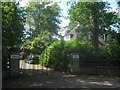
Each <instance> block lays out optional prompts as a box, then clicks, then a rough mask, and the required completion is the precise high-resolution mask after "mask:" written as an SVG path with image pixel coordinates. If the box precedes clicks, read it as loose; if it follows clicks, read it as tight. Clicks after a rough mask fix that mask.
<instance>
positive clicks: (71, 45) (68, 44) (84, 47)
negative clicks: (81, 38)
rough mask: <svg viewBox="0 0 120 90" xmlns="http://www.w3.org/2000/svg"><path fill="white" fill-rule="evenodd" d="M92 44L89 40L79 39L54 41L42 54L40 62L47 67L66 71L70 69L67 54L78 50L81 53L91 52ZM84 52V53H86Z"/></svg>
mask: <svg viewBox="0 0 120 90" xmlns="http://www.w3.org/2000/svg"><path fill="white" fill-rule="evenodd" d="M89 48H90V46H89V43H88V42H78V40H77V39H76V40H71V41H64V40H63V39H61V41H57V42H54V43H52V44H51V45H50V46H49V47H48V48H46V50H45V51H43V52H42V54H41V56H40V64H41V65H43V66H46V67H51V68H53V69H55V70H59V71H65V72H67V71H68V70H69V67H68V63H69V59H68V57H67V54H70V53H71V52H74V51H77V52H79V53H81V55H82V53H84V54H87V53H88V52H89V53H90V50H89ZM84 54H83V55H84Z"/></svg>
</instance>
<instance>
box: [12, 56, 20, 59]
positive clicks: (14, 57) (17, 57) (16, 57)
mask: <svg viewBox="0 0 120 90" xmlns="http://www.w3.org/2000/svg"><path fill="white" fill-rule="evenodd" d="M19 57H20V56H19V55H10V58H11V59H19Z"/></svg>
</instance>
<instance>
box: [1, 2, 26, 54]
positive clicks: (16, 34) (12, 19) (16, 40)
mask: <svg viewBox="0 0 120 90" xmlns="http://www.w3.org/2000/svg"><path fill="white" fill-rule="evenodd" d="M1 3H2V6H1V8H2V47H3V55H6V54H5V53H6V52H7V50H8V49H9V48H13V47H15V46H19V44H20V43H21V42H22V37H23V30H24V13H23V10H22V8H20V7H19V3H16V2H1Z"/></svg>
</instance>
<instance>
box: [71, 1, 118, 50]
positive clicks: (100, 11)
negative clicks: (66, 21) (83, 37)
mask: <svg viewBox="0 0 120 90" xmlns="http://www.w3.org/2000/svg"><path fill="white" fill-rule="evenodd" d="M106 8H108V3H105V2H78V3H72V5H71V9H70V10H69V14H70V20H71V22H74V23H75V22H79V23H80V24H82V25H83V26H84V28H86V30H88V31H91V32H92V45H93V47H94V49H95V50H96V51H97V50H98V36H99V34H101V33H102V32H105V31H106V29H108V30H110V29H111V27H110V25H113V24H114V23H116V21H117V15H115V14H114V12H107V10H105V9H106Z"/></svg>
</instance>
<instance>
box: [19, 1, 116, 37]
mask: <svg viewBox="0 0 120 90" xmlns="http://www.w3.org/2000/svg"><path fill="white" fill-rule="evenodd" d="M28 1H29V0H21V2H20V6H25V5H26V4H27V3H28ZM55 1H56V2H58V5H59V6H60V8H61V9H62V11H61V13H62V15H63V16H65V17H67V16H68V13H67V11H68V9H70V6H68V5H67V1H70V0H55ZM76 1H78V0H76ZM102 1H103V2H106V1H108V2H109V3H110V4H111V6H112V9H109V11H116V12H117V10H116V9H117V3H116V0H102ZM60 19H61V20H62V23H61V24H59V26H60V27H61V28H62V29H63V27H65V26H67V25H68V24H69V22H70V20H69V19H65V18H63V17H61V18H60ZM59 33H61V35H64V34H65V31H64V30H63V31H62V32H59Z"/></svg>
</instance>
